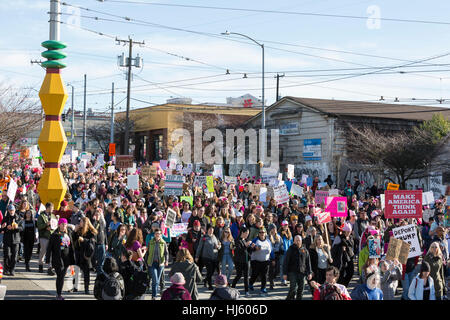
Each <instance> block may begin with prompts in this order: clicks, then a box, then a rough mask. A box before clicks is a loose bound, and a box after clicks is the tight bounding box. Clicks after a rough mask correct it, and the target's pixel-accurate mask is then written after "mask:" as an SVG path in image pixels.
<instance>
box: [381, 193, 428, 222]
mask: <svg viewBox="0 0 450 320" xmlns="http://www.w3.org/2000/svg"><path fill="white" fill-rule="evenodd" d="M384 216H385V218H387V219H391V218H394V219H395V218H399V219H404V218H416V219H418V218H422V191H421V190H398V191H394V190H386V192H385V212H384Z"/></svg>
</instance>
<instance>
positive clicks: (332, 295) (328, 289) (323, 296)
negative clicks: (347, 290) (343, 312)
mask: <svg viewBox="0 0 450 320" xmlns="http://www.w3.org/2000/svg"><path fill="white" fill-rule="evenodd" d="M320 300H344V298H343V297H342V294H341V290H340V289H339V288H338V287H337V286H335V285H331V284H326V285H325V287H324V288H323V289H322V290H320Z"/></svg>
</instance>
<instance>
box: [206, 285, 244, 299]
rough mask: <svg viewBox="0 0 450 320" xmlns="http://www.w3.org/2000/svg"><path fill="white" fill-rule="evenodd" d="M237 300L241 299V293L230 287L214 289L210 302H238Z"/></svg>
mask: <svg viewBox="0 0 450 320" xmlns="http://www.w3.org/2000/svg"><path fill="white" fill-rule="evenodd" d="M237 299H239V291H238V290H236V289H234V288H230V287H225V288H216V289H214V291H213V292H212V293H211V297H210V298H209V300H237Z"/></svg>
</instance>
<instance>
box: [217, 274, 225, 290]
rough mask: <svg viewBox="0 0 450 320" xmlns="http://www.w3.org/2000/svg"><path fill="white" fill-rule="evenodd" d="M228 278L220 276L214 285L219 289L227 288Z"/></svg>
mask: <svg viewBox="0 0 450 320" xmlns="http://www.w3.org/2000/svg"><path fill="white" fill-rule="evenodd" d="M227 283H228V281H227V277H226V276H225V275H223V274H219V275H218V276H217V277H216V280H215V281H214V284H215V285H216V286H218V287H225V286H226V285H227Z"/></svg>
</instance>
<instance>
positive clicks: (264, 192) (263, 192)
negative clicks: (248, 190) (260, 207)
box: [259, 187, 267, 202]
mask: <svg viewBox="0 0 450 320" xmlns="http://www.w3.org/2000/svg"><path fill="white" fill-rule="evenodd" d="M259 201H262V202H266V201H267V188H266V187H261V189H259Z"/></svg>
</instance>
